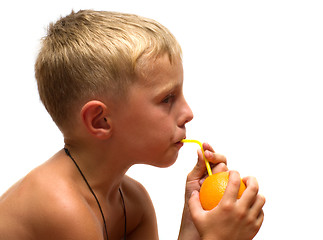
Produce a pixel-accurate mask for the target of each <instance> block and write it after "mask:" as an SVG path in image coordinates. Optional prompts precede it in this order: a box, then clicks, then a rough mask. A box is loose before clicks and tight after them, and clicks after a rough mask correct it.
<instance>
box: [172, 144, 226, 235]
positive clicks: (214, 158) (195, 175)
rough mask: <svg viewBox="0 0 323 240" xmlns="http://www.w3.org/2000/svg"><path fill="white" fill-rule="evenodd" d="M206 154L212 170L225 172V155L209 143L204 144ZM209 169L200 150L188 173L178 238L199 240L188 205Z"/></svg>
mask: <svg viewBox="0 0 323 240" xmlns="http://www.w3.org/2000/svg"><path fill="white" fill-rule="evenodd" d="M203 149H204V154H205V157H206V159H208V161H209V162H210V165H211V167H212V172H213V173H217V172H224V171H227V170H228V168H227V166H226V163H227V160H226V158H225V157H224V156H223V155H220V154H217V153H215V152H214V150H213V148H212V147H211V146H210V145H209V144H207V143H204V144H203ZM207 176H208V175H207V170H206V166H205V162H204V158H203V154H202V151H201V150H200V149H199V150H198V161H197V164H196V165H195V167H194V169H193V170H192V171H191V172H190V173H189V174H188V176H187V180H186V191H185V205H184V211H183V217H182V224H181V229H180V234H179V238H178V239H185V240H189V239H190V240H193V239H194V240H199V239H200V234H199V232H198V231H197V229H196V227H195V225H194V223H193V220H192V218H191V213H190V210H189V207H188V202H189V199H190V197H191V195H192V193H193V192H194V191H199V190H200V188H201V185H202V183H203V181H204V180H205V178H206V177H207Z"/></svg>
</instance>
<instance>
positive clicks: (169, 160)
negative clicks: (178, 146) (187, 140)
mask: <svg viewBox="0 0 323 240" xmlns="http://www.w3.org/2000/svg"><path fill="white" fill-rule="evenodd" d="M177 157H178V152H177V154H176V155H175V156H171V157H167V158H166V159H163V160H161V161H158V162H155V163H153V164H151V165H152V166H155V167H159V168H168V167H170V166H172V165H173V164H174V163H175V162H176V160H177Z"/></svg>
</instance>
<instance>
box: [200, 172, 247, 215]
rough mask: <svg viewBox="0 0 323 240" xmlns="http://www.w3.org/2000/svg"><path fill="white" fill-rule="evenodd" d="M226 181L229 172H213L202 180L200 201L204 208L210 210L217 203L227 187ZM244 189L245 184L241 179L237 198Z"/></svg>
mask: <svg viewBox="0 0 323 240" xmlns="http://www.w3.org/2000/svg"><path fill="white" fill-rule="evenodd" d="M228 181H229V172H220V173H215V174H213V175H212V176H208V177H207V178H206V179H205V180H204V182H203V184H202V186H201V189H200V202H201V205H202V207H203V209H204V210H211V209H213V208H215V207H216V206H217V205H218V204H219V202H220V201H221V199H222V197H223V194H224V192H225V189H226V188H227V185H228ZM245 189H246V185H245V184H244V183H243V182H242V180H241V182H240V188H239V192H238V195H237V199H239V198H240V197H241V196H242V193H243V192H244V190H245Z"/></svg>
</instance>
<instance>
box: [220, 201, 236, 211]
mask: <svg viewBox="0 0 323 240" xmlns="http://www.w3.org/2000/svg"><path fill="white" fill-rule="evenodd" d="M220 206H221V208H222V210H223V211H225V212H231V211H232V210H233V209H234V204H233V203H232V202H230V201H223V202H222V201H221V202H220Z"/></svg>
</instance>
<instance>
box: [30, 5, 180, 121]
mask: <svg viewBox="0 0 323 240" xmlns="http://www.w3.org/2000/svg"><path fill="white" fill-rule="evenodd" d="M162 54H168V56H169V59H170V62H172V61H173V60H174V58H177V57H181V48H180V46H179V44H178V42H177V41H176V39H175V38H174V36H173V35H172V34H171V33H170V32H169V30H168V29H166V28H165V27H164V26H162V25H161V24H159V23H158V22H156V21H154V20H151V19H147V18H143V17H140V16H137V15H132V14H123V13H116V12H103V11H92V10H82V11H79V12H77V13H75V12H73V11H72V13H71V14H69V15H68V16H66V17H63V18H61V19H59V20H58V21H57V22H56V23H55V24H53V23H51V24H50V25H49V28H48V32H47V36H46V37H44V38H43V39H42V45H41V49H40V52H39V54H38V57H37V60H36V64H35V76H36V79H37V84H38V91H39V95H40V99H41V101H42V102H43V104H44V106H45V108H46V109H47V111H48V112H49V114H50V115H51V117H52V119H53V120H54V122H55V123H56V124H57V125H58V126H59V127H60V126H62V125H64V124H65V123H66V122H68V121H69V117H70V116H69V115H70V114H69V113H71V112H73V109H74V108H75V107H76V105H75V104H77V103H78V104H80V103H82V101H83V102H84V101H88V100H90V99H95V98H97V97H98V96H108V97H112V98H115V97H124V96H125V93H126V91H127V88H128V87H129V85H130V84H131V83H132V82H133V81H134V80H135V79H136V74H138V73H137V72H136V68H137V67H138V66H137V65H138V60H139V59H140V58H142V56H145V59H146V57H148V58H147V59H153V58H157V57H159V56H161V55H162Z"/></svg>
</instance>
